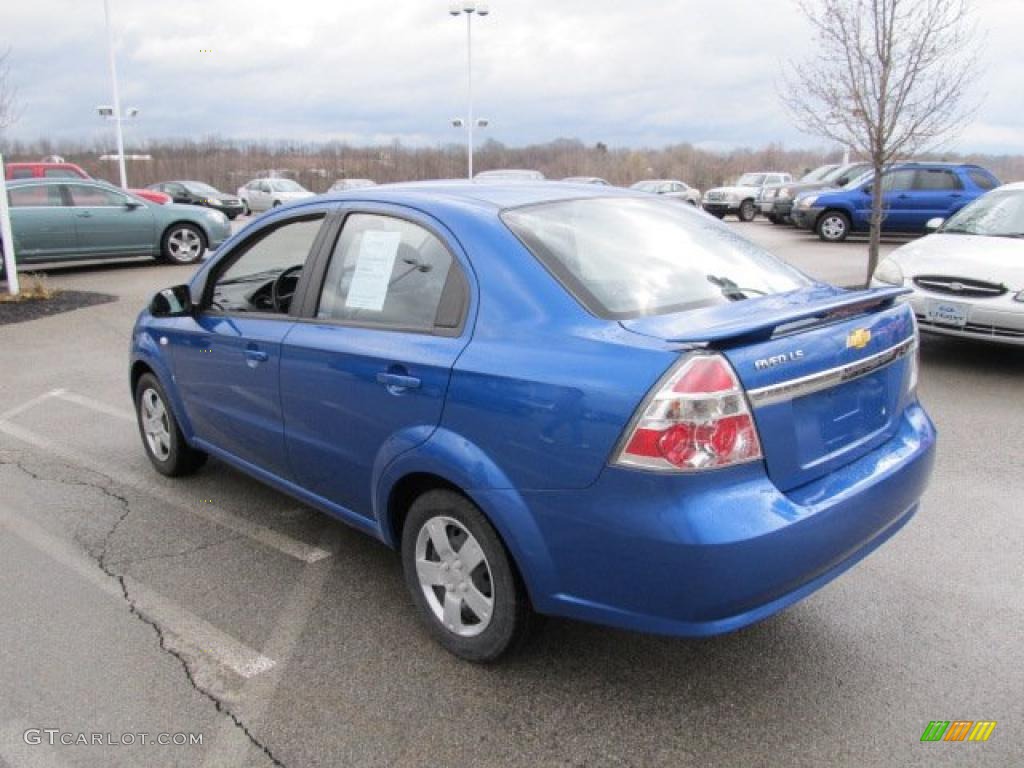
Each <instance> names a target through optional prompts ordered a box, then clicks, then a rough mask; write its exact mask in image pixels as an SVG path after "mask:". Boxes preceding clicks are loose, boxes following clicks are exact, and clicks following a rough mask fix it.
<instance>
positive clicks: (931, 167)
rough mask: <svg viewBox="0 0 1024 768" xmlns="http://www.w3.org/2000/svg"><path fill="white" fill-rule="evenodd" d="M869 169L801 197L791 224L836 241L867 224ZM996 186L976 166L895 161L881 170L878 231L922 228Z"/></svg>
mask: <svg viewBox="0 0 1024 768" xmlns="http://www.w3.org/2000/svg"><path fill="white" fill-rule="evenodd" d="M873 180H874V175H873V174H872V173H866V174H864V175H862V176H861V177H859V178H857V179H854V180H853V181H851V182H850V183H849V184H847V185H846V186H844V187H842V188H841V189H836V190H832V191H824V192H823V191H814V192H809V193H806V194H804V195H800V196H799V197H798V198H797V200H796V201H795V202H794V204H793V212H792V215H791V217H792V219H793V223H794V224H796V225H797V226H798V227H801V228H803V229H810V230H813V231H814V232H817V233H818V236H819V237H820V238H821V239H822V240H825V241H826V242H832V243H838V242H840V241H842V240H845V239H846V237H847V236H848V235H849V234H850V233H851V232H853V233H856V232H867V231H868V229H869V228H870V224H871V187H872V182H873ZM998 186H999V179H997V178H996V177H995V176H993V175H992V174H991V173H990V172H989V171H987V170H985V169H984V168H982V167H981V166H978V165H968V164H963V163H900V164H898V165H893V166H891V167H890V168H887V169H886V170H885V171H884V172H883V174H882V189H883V190H884V195H883V198H882V204H883V219H882V231H883V232H914V233H918V232H924V231H925V224H926V223H927V222H928V221H929V220H930V219H934V218H936V217H939V218H943V219H948V218H949V217H950V216H952V215H953V214H954V213H956V212H957V211H959V210H960V209H961V208H963V207H964V206H965V205H967V204H968V203H969V202H971V201H972V200H974V199H975V198H976V197H980V196H981V195H983V194H985V193H986V192H988V191H989V190H990V189H995V188H996V187H998Z"/></svg>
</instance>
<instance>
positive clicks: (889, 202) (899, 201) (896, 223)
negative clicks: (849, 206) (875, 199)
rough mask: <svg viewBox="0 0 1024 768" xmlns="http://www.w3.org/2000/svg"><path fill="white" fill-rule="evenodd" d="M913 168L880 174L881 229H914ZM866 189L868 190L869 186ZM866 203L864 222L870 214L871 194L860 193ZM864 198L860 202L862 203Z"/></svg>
mask: <svg viewBox="0 0 1024 768" xmlns="http://www.w3.org/2000/svg"><path fill="white" fill-rule="evenodd" d="M916 175H917V172H916V171H915V170H914V169H913V168H896V169H893V170H890V171H886V172H885V173H884V174H883V175H882V230H883V231H885V232H909V231H911V230H913V229H914V226H913V221H914V220H915V218H916V216H917V213H916V211H915V206H916V205H917V202H916V200H915V198H914V179H915V176H916ZM866 189H868V190H870V186H869V187H867V188H866ZM862 197H863V198H864V200H866V203H865V204H864V210H865V223H867V222H868V220H869V219H870V216H871V195H870V194H866V195H862ZM864 200H862V201H861V202H862V203H864Z"/></svg>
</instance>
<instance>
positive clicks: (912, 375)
mask: <svg viewBox="0 0 1024 768" xmlns="http://www.w3.org/2000/svg"><path fill="white" fill-rule="evenodd" d="M910 318H911V320H912V321H913V324H914V346H913V348H912V349H911V350H910V355H908V357H907V392H909V393H910V394H914V393H915V392H916V391H917V376H918V372H919V371H920V369H921V332H920V331H919V330H918V328H917V315H915V314H914V313H913V312H911V313H910Z"/></svg>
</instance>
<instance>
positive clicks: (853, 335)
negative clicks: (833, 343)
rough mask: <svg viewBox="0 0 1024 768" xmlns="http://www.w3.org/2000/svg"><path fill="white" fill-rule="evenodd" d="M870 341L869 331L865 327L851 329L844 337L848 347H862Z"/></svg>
mask: <svg viewBox="0 0 1024 768" xmlns="http://www.w3.org/2000/svg"><path fill="white" fill-rule="evenodd" d="M869 341H871V331H869V330H868V329H867V328H858V329H857V330H856V331H851V332H850V335H849V336H847V337H846V346H847V348H848V349H864V347H866V346H867V345H868V342H869Z"/></svg>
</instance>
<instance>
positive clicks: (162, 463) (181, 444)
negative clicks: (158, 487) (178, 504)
mask: <svg viewBox="0 0 1024 768" xmlns="http://www.w3.org/2000/svg"><path fill="white" fill-rule="evenodd" d="M154 396H155V397H156V398H157V399H158V400H159V402H160V404H161V406H162V408H163V412H162V418H161V422H162V425H163V427H164V428H165V429H166V438H167V453H166V455H165V456H164V455H160V454H158V453H157V452H156V451H154V449H153V447H152V446H151V444H150V438H149V437H148V436H147V433H146V415H145V413H144V410H145V408H146V406H145V405H144V402H149V401H150V398H151V397H154ZM144 398H145V400H144ZM135 420H136V422H137V423H138V425H139V436H140V437H141V438H142V447H143V448H144V449H145V451H146V455H147V456H148V457H149V461H150V462H151V463H152V464H153V468H154V469H156V471H157V472H159V473H160V474H161V475H166V476H167V477H181V476H183V475H191V474H192V473H193V472H195V471H196V470H198V469H199V468H200V467H201V466H203V464H205V463H206V458H207V456H206V454H205V453H203V452H202V451H197V450H196V449H195V448H193V447H192V446H190V445H189V444H188V443H187V442H186V441H185V436H184V435H182V434H181V427H179V426H178V420H177V419H175V418H174V412H173V411H172V410H171V406H170V401H169V400H168V399H167V393H166V392H164V388H163V386H162V385H161V384H160V381H159V380H158V379H157V377H156V376H154V375H153V374H152V373H144V374H143V375H142V376H140V377H139V381H138V383H137V384H136V385H135Z"/></svg>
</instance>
